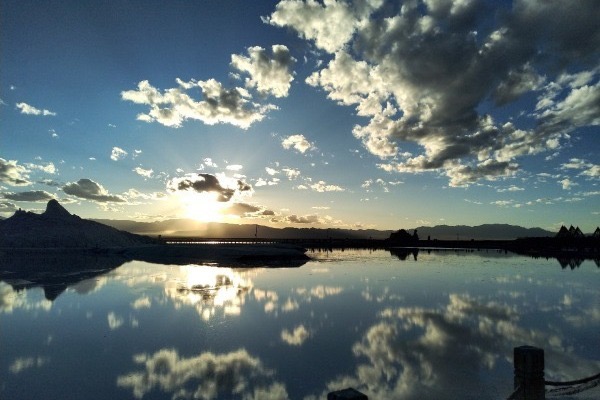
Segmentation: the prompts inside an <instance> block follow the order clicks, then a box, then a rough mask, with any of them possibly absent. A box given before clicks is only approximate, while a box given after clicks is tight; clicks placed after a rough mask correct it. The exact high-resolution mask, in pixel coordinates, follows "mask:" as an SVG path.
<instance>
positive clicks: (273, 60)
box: [231, 45, 296, 97]
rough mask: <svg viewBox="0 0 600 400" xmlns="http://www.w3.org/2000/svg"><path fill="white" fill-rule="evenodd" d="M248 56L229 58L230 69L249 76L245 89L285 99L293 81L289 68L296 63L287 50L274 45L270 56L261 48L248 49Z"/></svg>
mask: <svg viewBox="0 0 600 400" xmlns="http://www.w3.org/2000/svg"><path fill="white" fill-rule="evenodd" d="M248 55H249V57H244V56H241V55H236V54H234V55H232V56H231V65H232V67H234V68H235V69H237V70H239V71H242V72H246V73H248V74H249V75H250V77H249V78H246V87H249V88H256V89H257V90H258V92H259V93H261V94H263V95H267V94H271V95H273V96H275V97H286V96H287V95H288V91H289V89H290V85H291V83H292V81H293V80H294V76H293V74H292V72H291V67H292V65H293V64H294V62H295V61H296V60H295V59H294V58H293V57H292V56H291V55H290V51H289V50H288V48H287V47H286V46H284V45H274V46H272V47H271V54H268V52H267V51H266V50H265V49H263V48H262V47H258V46H256V47H250V48H248Z"/></svg>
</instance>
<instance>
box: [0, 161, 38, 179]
mask: <svg viewBox="0 0 600 400" xmlns="http://www.w3.org/2000/svg"><path fill="white" fill-rule="evenodd" d="M29 172H31V171H29V170H28V169H27V168H26V167H24V166H22V165H19V164H18V162H17V161H16V160H5V159H3V158H0V182H1V183H5V184H7V185H10V186H28V185H31V182H30V181H29Z"/></svg>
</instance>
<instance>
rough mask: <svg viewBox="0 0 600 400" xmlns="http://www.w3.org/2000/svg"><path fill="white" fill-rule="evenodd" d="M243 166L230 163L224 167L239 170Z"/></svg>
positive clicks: (229, 169)
mask: <svg viewBox="0 0 600 400" xmlns="http://www.w3.org/2000/svg"><path fill="white" fill-rule="evenodd" d="M243 168H244V167H243V166H242V165H239V164H230V165H228V166H226V167H225V169H227V170H228V171H241V170H242V169H243Z"/></svg>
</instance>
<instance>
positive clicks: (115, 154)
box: [110, 147, 127, 161]
mask: <svg viewBox="0 0 600 400" xmlns="http://www.w3.org/2000/svg"><path fill="white" fill-rule="evenodd" d="M125 157H127V152H126V151H125V150H123V149H122V148H120V147H113V148H112V151H111V152H110V159H111V160H113V161H119V160H122V159H124V158H125Z"/></svg>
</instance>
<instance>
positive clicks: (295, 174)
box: [281, 168, 300, 181]
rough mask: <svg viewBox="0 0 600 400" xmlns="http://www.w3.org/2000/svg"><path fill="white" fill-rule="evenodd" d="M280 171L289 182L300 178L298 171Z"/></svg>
mask: <svg viewBox="0 0 600 400" xmlns="http://www.w3.org/2000/svg"><path fill="white" fill-rule="evenodd" d="M281 171H283V173H284V174H285V176H287V178H288V179H289V180H290V181H291V180H294V179H297V178H298V177H299V176H300V170H297V169H294V168H282V169H281Z"/></svg>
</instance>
